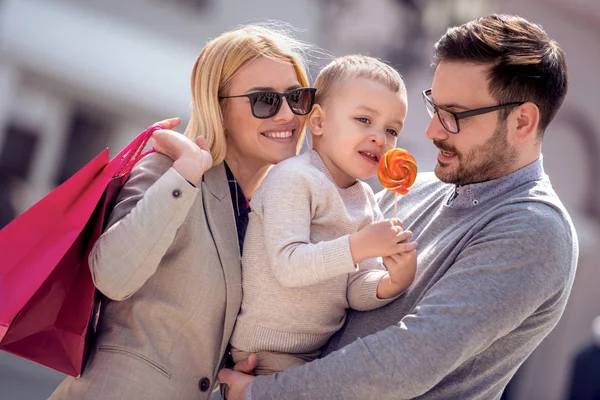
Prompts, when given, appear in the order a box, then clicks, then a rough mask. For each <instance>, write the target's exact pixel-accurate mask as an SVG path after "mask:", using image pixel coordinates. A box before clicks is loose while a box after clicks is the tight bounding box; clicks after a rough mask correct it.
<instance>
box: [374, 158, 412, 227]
mask: <svg viewBox="0 0 600 400" xmlns="http://www.w3.org/2000/svg"><path fill="white" fill-rule="evenodd" d="M377 177H378V178H379V182H381V184H382V185H383V187H384V188H386V189H387V190H389V191H391V192H394V193H396V197H397V196H398V194H406V193H408V188H409V187H411V186H412V184H413V183H415V179H416V178H417V162H416V161H415V158H414V157H413V156H412V154H410V153H409V152H408V151H406V150H404V149H400V148H396V149H391V150H388V151H387V152H386V153H385V154H384V155H383V157H381V159H380V160H379V165H378V166H377ZM395 217H396V201H394V218H395Z"/></svg>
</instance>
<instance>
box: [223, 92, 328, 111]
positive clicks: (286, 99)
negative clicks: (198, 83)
mask: <svg viewBox="0 0 600 400" xmlns="http://www.w3.org/2000/svg"><path fill="white" fill-rule="evenodd" d="M298 90H308V92H309V93H310V95H311V99H310V107H308V111H307V112H305V113H304V114H302V113H297V112H295V111H294V109H293V108H292V106H290V103H289V101H288V97H287V96H289V95H290V94H292V93H294V92H296V91H298ZM316 92H317V89H316V88H312V87H299V88H296V89H292V90H290V91H287V92H284V93H279V92H273V91H262V92H252V93H247V94H239V95H237V96H219V100H222V99H236V98H239V97H247V98H248V99H249V100H250V111H252V116H253V117H254V118H257V119H269V118H273V117H274V116H276V115H277V113H278V112H279V110H281V105H282V104H283V98H285V101H286V102H287V103H288V107H290V110H291V111H292V113H293V114H295V115H308V114H309V113H310V112H311V110H312V108H313V106H314V105H315V94H316ZM264 94H276V95H277V96H279V99H280V100H279V105H278V106H277V108H276V109H275V111H274V112H273V114H271V115H269V116H266V117H259V116H257V115H256V114H255V113H254V107H253V103H252V102H253V100H254V98H255V97H258V96H261V95H264Z"/></svg>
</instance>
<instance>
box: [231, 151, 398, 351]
mask: <svg viewBox="0 0 600 400" xmlns="http://www.w3.org/2000/svg"><path fill="white" fill-rule="evenodd" d="M250 205H251V209H252V211H251V212H250V215H249V222H248V230H247V232H246V238H245V240H244V255H243V259H242V284H243V292H244V295H243V300H242V309H241V311H240V314H239V316H238V318H237V322H236V324H235V329H234V331H233V336H232V337H231V344H232V346H233V347H236V348H238V349H240V350H243V351H248V352H258V351H275V352H282V353H309V352H314V351H316V350H318V349H319V348H321V347H322V346H323V345H324V344H325V343H326V342H327V340H329V338H330V337H331V335H333V334H334V333H335V331H337V330H338V329H339V328H340V327H341V326H342V325H343V324H344V321H345V319H346V309H347V308H349V307H352V308H354V309H357V310H363V311H364V310H372V309H374V308H377V307H381V306H383V305H386V304H388V303H389V302H391V301H392V300H393V299H385V300H382V299H378V298H377V285H378V283H379V281H380V280H381V278H382V277H383V276H384V275H385V267H384V266H383V264H382V263H381V262H380V261H378V260H377V259H375V258H371V259H367V260H365V261H363V262H362V263H360V265H359V268H358V271H357V269H356V267H355V265H354V263H353V262H352V254H351V253H350V241H349V235H350V233H353V232H356V231H357V230H359V229H360V228H362V227H364V226H365V225H367V224H369V223H371V222H373V221H377V220H380V219H382V215H381V211H380V210H379V207H378V206H377V203H376V202H375V195H374V194H373V190H372V189H371V188H370V187H369V185H367V184H366V183H363V182H356V183H355V184H354V185H352V186H350V187H349V188H346V189H341V188H338V187H337V186H336V184H335V182H334V180H333V177H332V176H331V174H330V173H329V171H328V170H327V167H326V166H325V164H324V163H323V160H322V159H321V157H320V156H319V154H318V153H317V152H316V151H314V150H311V151H308V152H306V153H303V154H301V155H299V156H297V157H292V158H289V159H287V160H285V161H283V162H281V163H279V164H277V165H276V166H275V167H273V168H272V169H271V170H270V171H269V174H268V175H267V177H266V178H265V179H264V181H263V182H262V184H261V185H260V188H259V189H258V190H257V191H256V193H255V194H254V196H253V197H252V202H251V204H250Z"/></svg>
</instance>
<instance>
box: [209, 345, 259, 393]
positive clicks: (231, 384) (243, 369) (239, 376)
mask: <svg viewBox="0 0 600 400" xmlns="http://www.w3.org/2000/svg"><path fill="white" fill-rule="evenodd" d="M256 364H258V360H257V358H256V355H255V354H250V355H249V356H248V358H246V359H245V360H242V361H240V362H238V363H236V364H235V366H234V367H233V371H232V370H230V369H222V370H221V371H219V375H217V379H218V380H219V382H221V383H223V384H225V386H226V387H225V399H227V400H246V389H247V388H248V385H249V384H250V383H251V382H252V381H253V380H254V379H255V377H254V376H253V375H250V374H252V371H254V368H256Z"/></svg>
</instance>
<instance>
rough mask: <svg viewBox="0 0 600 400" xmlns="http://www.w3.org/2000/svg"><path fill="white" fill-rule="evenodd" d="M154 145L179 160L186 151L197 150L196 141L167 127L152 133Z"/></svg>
mask: <svg viewBox="0 0 600 400" xmlns="http://www.w3.org/2000/svg"><path fill="white" fill-rule="evenodd" d="M152 145H153V146H154V148H155V149H156V151H158V152H159V153H163V154H165V155H167V156H169V157H171V159H173V160H177V159H178V158H179V157H180V156H181V154H182V153H184V152H186V151H191V152H194V151H195V149H194V147H195V144H194V142H192V141H191V140H189V139H188V138H186V137H185V136H183V135H181V134H179V133H177V132H175V131H171V130H166V129H159V130H156V131H154V133H152Z"/></svg>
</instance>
